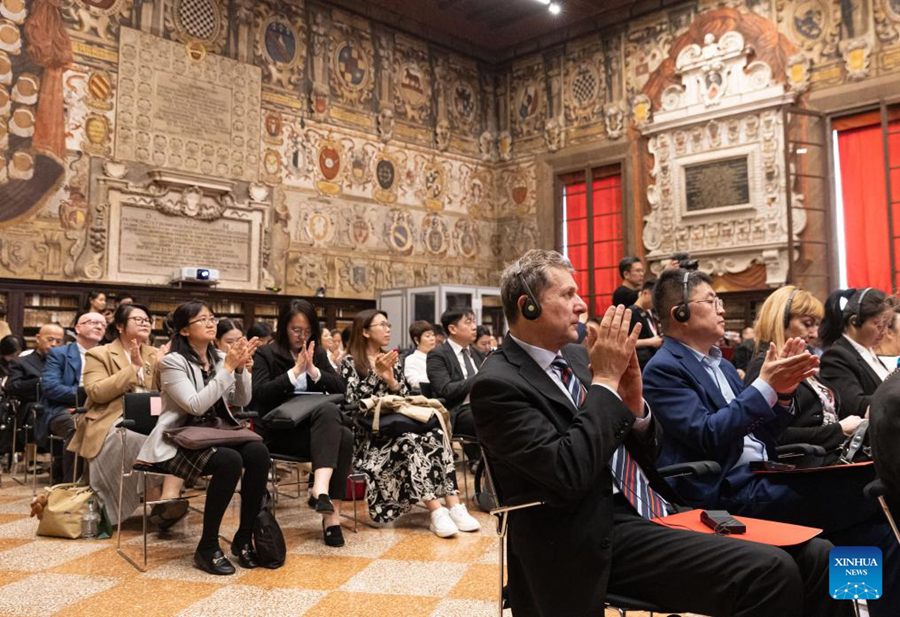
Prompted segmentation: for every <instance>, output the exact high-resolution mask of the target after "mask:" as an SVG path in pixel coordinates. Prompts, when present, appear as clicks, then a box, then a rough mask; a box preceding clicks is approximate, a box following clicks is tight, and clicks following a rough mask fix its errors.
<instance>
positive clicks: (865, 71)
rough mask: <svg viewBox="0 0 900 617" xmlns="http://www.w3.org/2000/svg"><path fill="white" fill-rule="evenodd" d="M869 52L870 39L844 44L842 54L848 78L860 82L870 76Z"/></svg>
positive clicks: (859, 39)
mask: <svg viewBox="0 0 900 617" xmlns="http://www.w3.org/2000/svg"><path fill="white" fill-rule="evenodd" d="M869 50H870V48H869V39H867V38H858V39H853V40H851V41H845V42H842V44H841V53H842V55H843V58H844V68H845V69H846V71H847V77H849V78H850V79H852V80H860V79H865V78H866V77H868V76H869Z"/></svg>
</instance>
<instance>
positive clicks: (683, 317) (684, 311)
mask: <svg viewBox="0 0 900 617" xmlns="http://www.w3.org/2000/svg"><path fill="white" fill-rule="evenodd" d="M690 278H691V271H690V270H688V271H687V272H685V273H684V281H682V285H681V304H676V305H675V310H674V311H672V317H674V318H675V321H677V322H678V323H686V322H688V321H689V320H690V319H691V305H690V299H689V298H688V281H689V280H690Z"/></svg>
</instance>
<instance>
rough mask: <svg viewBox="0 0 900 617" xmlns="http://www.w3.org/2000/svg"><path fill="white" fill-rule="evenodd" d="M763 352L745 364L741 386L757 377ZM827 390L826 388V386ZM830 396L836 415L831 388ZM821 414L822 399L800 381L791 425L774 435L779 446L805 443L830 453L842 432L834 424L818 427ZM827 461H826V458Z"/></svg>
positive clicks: (838, 403) (837, 399) (837, 445)
mask: <svg viewBox="0 0 900 617" xmlns="http://www.w3.org/2000/svg"><path fill="white" fill-rule="evenodd" d="M764 359H765V353H759V354H757V355H756V357H754V358H753V359H752V360H751V361H750V363H749V364H748V365H747V374H746V375H745V376H744V383H745V384H746V385H750V384H751V383H753V380H754V379H756V378H757V377H759V369H760V368H761V367H762V364H763V360H764ZM819 381H820V382H822V385H824V386H828V384H827V383H825V381H824V380H822V379H821V378H820V379H819ZM828 387H829V388H830V386H828ZM831 392H832V394H833V395H834V408H835V411H836V412H837V413H838V416H840V410H841V399H840V397H839V396H838V394H837V392H835V391H834V389H833V388H831ZM824 418H825V414H824V413H823V412H822V399H820V398H819V395H818V394H816V391H815V390H814V389H813V387H812V386H811V385H809V383H807V382H806V381H803V382H801V383H800V385H799V386H797V389H796V390H795V391H794V419H793V420H792V421H791V424H790V425H789V426H788V427H787V428H785V429H784V431H783V432H782V433H781V434H780V435H778V438H777V441H778V443H779V444H789V443H809V444H813V445H817V446H822V447H823V448H825V450H827V451H829V452H831V451H834V450H836V449H838V448H840V447H841V446H842V445H843V444H844V439H845V437H844V431H843V430H842V429H841V425H840V424H838V423H837V422H835V423H833V424H822V422H823V421H824ZM826 460H828V459H826Z"/></svg>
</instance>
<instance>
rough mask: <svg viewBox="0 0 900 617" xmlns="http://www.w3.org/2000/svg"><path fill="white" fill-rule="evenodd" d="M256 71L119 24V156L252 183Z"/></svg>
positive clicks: (256, 150)
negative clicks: (192, 53) (193, 55)
mask: <svg viewBox="0 0 900 617" xmlns="http://www.w3.org/2000/svg"><path fill="white" fill-rule="evenodd" d="M260 84H261V69H260V68H259V67H256V66H252V65H249V64H244V63H241V62H237V61H235V60H232V59H230V58H225V57H223V56H217V55H214V54H208V55H206V56H205V57H204V58H203V59H202V60H199V61H194V60H192V59H190V58H189V57H188V55H187V52H186V51H185V48H184V46H183V45H181V44H179V43H174V42H172V41H167V40H165V39H162V38H159V37H156V36H153V35H150V34H146V33H144V32H140V31H138V30H132V29H130V28H124V27H123V28H122V30H121V35H120V38H119V77H118V92H117V101H116V135H115V137H116V143H115V147H116V153H115V156H116V157H117V158H118V159H121V160H128V161H138V162H141V163H145V164H147V165H152V166H154V167H158V168H167V169H175V170H178V171H183V172H189V173H195V174H202V175H205V176H213V177H220V178H232V179H237V180H246V181H256V180H257V175H258V170H259V140H260Z"/></svg>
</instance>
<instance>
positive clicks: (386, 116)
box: [375, 107, 394, 143]
mask: <svg viewBox="0 0 900 617" xmlns="http://www.w3.org/2000/svg"><path fill="white" fill-rule="evenodd" d="M375 125H376V129H377V130H378V138H379V139H380V140H381V141H383V142H384V143H387V142H389V141H390V140H391V138H393V136H394V110H393V109H391V108H390V107H383V108H381V109H380V110H379V111H378V115H377V116H376V117H375Z"/></svg>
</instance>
